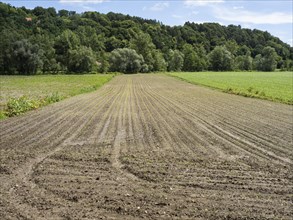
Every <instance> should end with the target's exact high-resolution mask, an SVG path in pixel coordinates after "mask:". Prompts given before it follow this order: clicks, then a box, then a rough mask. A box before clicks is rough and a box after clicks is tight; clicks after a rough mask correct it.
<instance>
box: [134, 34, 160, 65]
mask: <svg viewBox="0 0 293 220" xmlns="http://www.w3.org/2000/svg"><path fill="white" fill-rule="evenodd" d="M130 47H131V48H132V49H134V50H135V51H136V52H137V53H138V54H141V55H142V56H143V58H144V61H145V64H146V65H147V69H148V71H153V70H154V64H155V58H154V56H153V55H154V54H153V51H154V50H155V49H156V46H155V45H154V44H153V42H152V38H151V37H150V35H149V34H144V33H140V34H138V36H137V37H136V38H134V39H133V40H131V41H130Z"/></svg>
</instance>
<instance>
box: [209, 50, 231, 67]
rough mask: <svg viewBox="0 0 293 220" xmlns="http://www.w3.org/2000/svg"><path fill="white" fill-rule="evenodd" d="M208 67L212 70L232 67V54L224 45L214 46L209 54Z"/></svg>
mask: <svg viewBox="0 0 293 220" xmlns="http://www.w3.org/2000/svg"><path fill="white" fill-rule="evenodd" d="M209 62H210V68H211V70H214V71H227V70H232V69H233V56H232V54H231V53H230V52H229V51H228V50H227V49H226V47H225V46H216V47H215V49H214V50H213V51H212V52H211V53H210V54H209Z"/></svg>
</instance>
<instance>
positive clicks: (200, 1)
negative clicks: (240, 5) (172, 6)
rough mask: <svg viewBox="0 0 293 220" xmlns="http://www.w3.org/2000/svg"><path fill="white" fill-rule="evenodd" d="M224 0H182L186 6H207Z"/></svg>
mask: <svg viewBox="0 0 293 220" xmlns="http://www.w3.org/2000/svg"><path fill="white" fill-rule="evenodd" d="M223 2H224V0H184V5H185V6H187V7H194V6H207V5H214V4H218V3H223Z"/></svg>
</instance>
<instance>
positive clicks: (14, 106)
mask: <svg viewBox="0 0 293 220" xmlns="http://www.w3.org/2000/svg"><path fill="white" fill-rule="evenodd" d="M62 99H63V96H61V95H59V94H58V93H57V92H56V93H53V94H51V95H48V96H46V97H44V98H40V99H38V100H33V99H30V98H28V97H27V96H21V97H19V98H11V99H9V101H8V102H7V104H6V109H5V111H4V112H2V113H1V115H0V118H5V116H8V117H12V116H15V115H20V114H21V113H24V112H27V111H29V110H33V109H37V108H39V107H42V106H45V105H48V104H51V103H54V102H59V101H60V100H62Z"/></svg>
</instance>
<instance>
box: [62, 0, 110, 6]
mask: <svg viewBox="0 0 293 220" xmlns="http://www.w3.org/2000/svg"><path fill="white" fill-rule="evenodd" d="M106 1H107V0H59V2H60V3H63V4H72V3H79V4H83V5H86V4H99V3H102V2H106Z"/></svg>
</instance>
